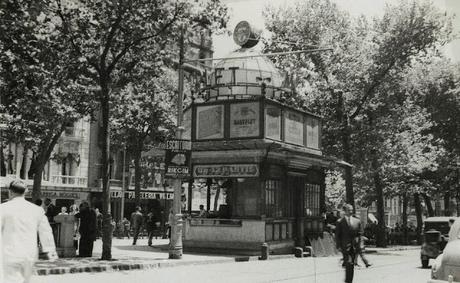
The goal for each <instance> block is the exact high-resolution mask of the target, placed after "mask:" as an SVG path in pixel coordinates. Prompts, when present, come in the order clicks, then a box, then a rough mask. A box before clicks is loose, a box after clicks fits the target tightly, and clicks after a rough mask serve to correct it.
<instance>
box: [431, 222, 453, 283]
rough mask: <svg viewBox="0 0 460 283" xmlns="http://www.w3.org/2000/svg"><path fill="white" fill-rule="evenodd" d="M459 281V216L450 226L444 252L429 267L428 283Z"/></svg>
mask: <svg viewBox="0 0 460 283" xmlns="http://www.w3.org/2000/svg"><path fill="white" fill-rule="evenodd" d="M447 282H453V283H455V282H456V283H458V282H460V218H457V219H456V220H455V222H454V224H453V225H452V227H451V228H450V232H449V241H448V243H447V245H446V247H445V248H444V252H443V253H442V254H441V255H439V256H438V257H437V258H436V260H435V262H434V263H433V265H432V267H431V280H429V281H428V283H447Z"/></svg>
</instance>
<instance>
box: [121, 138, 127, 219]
mask: <svg viewBox="0 0 460 283" xmlns="http://www.w3.org/2000/svg"><path fill="white" fill-rule="evenodd" d="M122 167H123V169H122V170H123V175H122V176H121V183H122V184H121V211H120V221H123V218H124V217H125V192H126V145H125V148H124V150H123V166H122Z"/></svg>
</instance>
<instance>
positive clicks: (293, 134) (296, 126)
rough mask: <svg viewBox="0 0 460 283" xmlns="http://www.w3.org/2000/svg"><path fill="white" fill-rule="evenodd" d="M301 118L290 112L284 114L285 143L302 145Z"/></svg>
mask: <svg viewBox="0 0 460 283" xmlns="http://www.w3.org/2000/svg"><path fill="white" fill-rule="evenodd" d="M303 125H304V124H303V116H302V115H300V114H297V113H295V112H292V111H287V112H286V118H285V133H284V135H285V140H286V142H289V143H293V144H298V145H303V133H304V132H303V130H304V127H303Z"/></svg>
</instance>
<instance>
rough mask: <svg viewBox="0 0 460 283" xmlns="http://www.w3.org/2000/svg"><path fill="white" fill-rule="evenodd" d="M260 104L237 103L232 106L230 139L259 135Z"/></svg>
mask: <svg viewBox="0 0 460 283" xmlns="http://www.w3.org/2000/svg"><path fill="white" fill-rule="evenodd" d="M259 120H260V115H259V103H257V102H256V103H254V102H251V103H237V104H232V105H231V106H230V137H231V138H242V137H254V136H258V135H259Z"/></svg>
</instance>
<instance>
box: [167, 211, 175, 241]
mask: <svg viewBox="0 0 460 283" xmlns="http://www.w3.org/2000/svg"><path fill="white" fill-rule="evenodd" d="M174 219H175V217H174V210H173V209H172V208H171V209H170V210H169V216H168V238H169V239H171V230H172V226H173V225H174Z"/></svg>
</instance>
